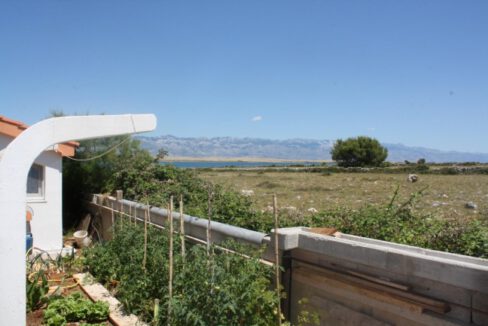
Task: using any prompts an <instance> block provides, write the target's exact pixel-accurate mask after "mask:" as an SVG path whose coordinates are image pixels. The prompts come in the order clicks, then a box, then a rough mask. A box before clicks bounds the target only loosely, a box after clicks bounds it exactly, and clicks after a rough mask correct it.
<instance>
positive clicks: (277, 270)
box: [273, 194, 281, 325]
mask: <svg viewBox="0 0 488 326" xmlns="http://www.w3.org/2000/svg"><path fill="white" fill-rule="evenodd" d="M273 215H274V224H275V225H274V234H275V239H274V254H275V276H276V295H277V296H278V325H281V290H280V254H279V249H278V228H279V227H280V222H279V217H278V200H277V198H276V194H275V195H273Z"/></svg>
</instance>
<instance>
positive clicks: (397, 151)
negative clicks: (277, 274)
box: [137, 135, 488, 163]
mask: <svg viewBox="0 0 488 326" xmlns="http://www.w3.org/2000/svg"><path fill="white" fill-rule="evenodd" d="M137 138H138V139H139V140H140V141H141V144H142V146H143V147H144V148H146V149H148V150H149V151H150V152H151V153H153V154H155V153H156V152H157V151H158V149H160V148H164V149H166V150H167V151H168V152H169V155H170V156H179V157H195V158H198V157H220V158H235V157H258V158H269V159H283V160H330V159H331V156H330V149H331V148H332V146H333V144H334V140H313V139H286V140H272V139H260V138H234V137H213V138H206V137H198V138H185V137H175V136H171V135H164V136H160V137H144V136H139V137H137ZM383 145H384V146H386V148H388V161H391V162H403V161H405V160H409V161H417V160H418V159H419V158H425V159H426V160H427V161H428V162H439V163H442V162H483V163H487V162H488V153H466V152H456V151H441V150H436V149H430V148H423V147H409V146H405V145H403V144H387V143H386V144H383Z"/></svg>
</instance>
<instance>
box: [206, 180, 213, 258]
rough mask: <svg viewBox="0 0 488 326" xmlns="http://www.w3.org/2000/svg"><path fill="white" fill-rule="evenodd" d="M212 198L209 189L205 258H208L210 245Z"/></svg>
mask: <svg viewBox="0 0 488 326" xmlns="http://www.w3.org/2000/svg"><path fill="white" fill-rule="evenodd" d="M212 197H213V192H212V189H210V188H209V190H208V216H207V218H208V223H207V256H210V248H211V244H212V232H211V226H212V225H211V223H212Z"/></svg>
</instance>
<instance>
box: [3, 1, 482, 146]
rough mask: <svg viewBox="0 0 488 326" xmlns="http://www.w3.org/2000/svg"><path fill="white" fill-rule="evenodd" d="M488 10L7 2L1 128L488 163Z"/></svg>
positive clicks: (408, 4) (413, 4) (471, 4)
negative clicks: (130, 128)
mask: <svg viewBox="0 0 488 326" xmlns="http://www.w3.org/2000/svg"><path fill="white" fill-rule="evenodd" d="M486 17H488V1H484V0H479V1H476V0H471V1H462V0H459V1H449V0H437V1H436V0H429V1H425V0H418V1H416V0H405V1H400V0H396V1H390V0H385V1H379V0H378V1H375V0H369V1H362V0H357V1H346V0H338V1H326V0H322V1H311V0H305V1H298V0H295V1H286V0H280V1H266V0H258V1H251V0H245V1H244V0H241V1H229V0H225V1H171V2H170V1H120V0H119V1H108V0H107V1H2V2H1V3H0V114H1V115H6V116H8V117H10V118H13V119H17V120H21V121H24V122H26V123H28V124H32V123H34V122H36V121H39V120H41V119H43V118H45V117H46V116H48V115H49V112H50V111H51V110H62V111H64V112H65V113H66V114H75V113H77V114H84V113H90V114H97V113H107V114H121V113H147V112H152V113H155V114H156V115H157V117H158V129H157V131H155V132H153V133H152V135H161V134H173V135H176V136H207V137H211V136H236V137H262V138H273V139H285V138H314V139H337V138H345V137H351V136H358V135H370V136H373V137H376V138H378V139H379V140H380V141H382V142H388V143H403V144H406V145H413V146H424V147H432V148H437V149H444V150H462V151H475V152H476V151H477V152H488V141H487V139H488V127H487V123H488V19H487V18H486Z"/></svg>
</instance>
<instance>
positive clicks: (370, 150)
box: [331, 136, 388, 167]
mask: <svg viewBox="0 0 488 326" xmlns="http://www.w3.org/2000/svg"><path fill="white" fill-rule="evenodd" d="M331 154H332V159H333V160H334V161H336V162H337V164H338V165H339V166H344V167H353V166H354V167H358V166H359V167H363V166H379V165H380V164H381V163H383V161H384V160H385V159H386V157H387V156H388V150H387V149H386V148H385V147H383V146H382V145H381V144H380V143H379V141H378V140H376V139H374V138H371V137H366V136H359V137H357V138H348V139H346V140H342V139H339V140H337V142H336V143H335V144H334V147H333V148H332V150H331Z"/></svg>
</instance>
